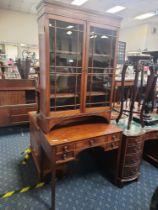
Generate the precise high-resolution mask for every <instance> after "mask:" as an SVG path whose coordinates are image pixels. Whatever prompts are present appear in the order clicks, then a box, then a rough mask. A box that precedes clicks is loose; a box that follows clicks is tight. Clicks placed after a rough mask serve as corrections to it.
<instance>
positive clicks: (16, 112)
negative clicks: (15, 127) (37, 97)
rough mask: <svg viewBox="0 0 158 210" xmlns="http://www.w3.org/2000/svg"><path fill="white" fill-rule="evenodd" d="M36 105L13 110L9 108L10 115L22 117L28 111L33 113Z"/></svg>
mask: <svg viewBox="0 0 158 210" xmlns="http://www.w3.org/2000/svg"><path fill="white" fill-rule="evenodd" d="M35 110H36V105H34V106H25V105H24V106H18V107H14V108H10V115H11V116H12V115H22V114H28V112H30V111H35Z"/></svg>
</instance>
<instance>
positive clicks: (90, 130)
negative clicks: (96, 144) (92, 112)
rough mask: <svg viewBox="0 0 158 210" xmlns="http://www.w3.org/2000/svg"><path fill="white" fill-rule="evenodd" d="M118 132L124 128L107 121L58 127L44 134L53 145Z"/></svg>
mask: <svg viewBox="0 0 158 210" xmlns="http://www.w3.org/2000/svg"><path fill="white" fill-rule="evenodd" d="M118 132H122V129H121V128H119V127H117V126H116V125H112V124H105V123H88V124H81V125H74V126H69V127H62V128H58V129H55V130H52V131H51V132H49V133H48V134H44V135H45V137H46V139H47V141H48V143H49V144H51V145H52V146H53V145H58V144H64V143H66V142H74V141H79V140H83V139H89V138H94V137H99V136H103V135H108V134H113V133H118Z"/></svg>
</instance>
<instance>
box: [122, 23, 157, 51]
mask: <svg viewBox="0 0 158 210" xmlns="http://www.w3.org/2000/svg"><path fill="white" fill-rule="evenodd" d="M153 28H156V33H153ZM119 40H120V41H124V42H126V43H127V46H126V52H129V51H138V50H141V51H143V50H148V51H158V26H155V24H150V25H149V24H144V25H139V26H133V27H130V28H123V29H121V30H120V37H119Z"/></svg>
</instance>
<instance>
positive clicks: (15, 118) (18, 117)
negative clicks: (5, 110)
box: [10, 114, 29, 123]
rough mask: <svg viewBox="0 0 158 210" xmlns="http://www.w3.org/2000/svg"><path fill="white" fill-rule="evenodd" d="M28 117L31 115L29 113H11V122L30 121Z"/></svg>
mask: <svg viewBox="0 0 158 210" xmlns="http://www.w3.org/2000/svg"><path fill="white" fill-rule="evenodd" d="M28 118H29V116H28V115H27V114H21V115H11V116H10V122H11V123H19V122H27V121H29V119H28Z"/></svg>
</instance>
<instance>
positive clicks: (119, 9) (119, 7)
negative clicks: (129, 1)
mask: <svg viewBox="0 0 158 210" xmlns="http://www.w3.org/2000/svg"><path fill="white" fill-rule="evenodd" d="M125 8H126V7H123V6H115V7H112V8H110V9H108V10H107V11H106V12H108V13H112V14H114V13H116V12H120V11H122V10H124V9H125Z"/></svg>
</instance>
